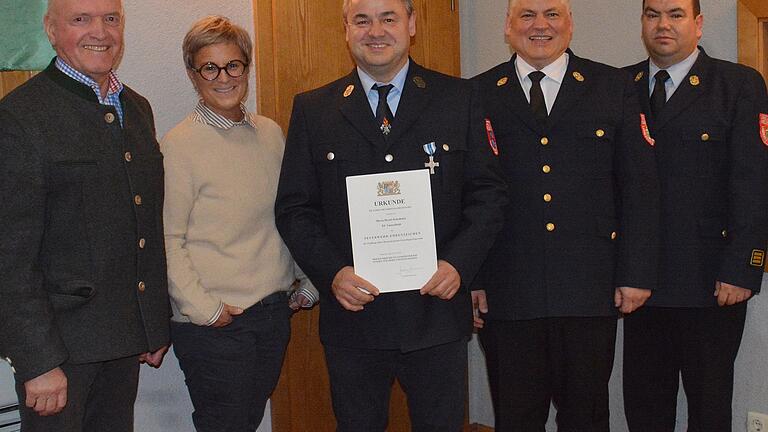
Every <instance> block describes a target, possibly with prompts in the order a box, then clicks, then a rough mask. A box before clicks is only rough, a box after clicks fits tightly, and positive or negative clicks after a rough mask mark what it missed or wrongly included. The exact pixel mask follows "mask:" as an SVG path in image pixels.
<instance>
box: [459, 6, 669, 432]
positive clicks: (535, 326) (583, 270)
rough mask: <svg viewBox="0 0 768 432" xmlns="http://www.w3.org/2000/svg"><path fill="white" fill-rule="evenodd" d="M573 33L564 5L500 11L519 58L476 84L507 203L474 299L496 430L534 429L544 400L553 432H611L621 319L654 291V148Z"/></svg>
mask: <svg viewBox="0 0 768 432" xmlns="http://www.w3.org/2000/svg"><path fill="white" fill-rule="evenodd" d="M572 32H573V22H572V16H571V8H570V2H569V1H568V0H510V2H509V5H508V11H507V18H506V27H505V34H506V36H507V40H508V42H509V44H510V45H511V47H512V48H513V49H514V51H516V55H515V56H513V57H512V59H511V60H510V61H508V62H506V63H503V64H501V65H499V66H497V67H495V68H493V69H491V70H489V71H487V72H485V73H483V74H481V75H480V76H478V77H476V78H475V80H476V81H477V82H478V83H479V84H480V86H481V92H482V96H483V101H484V103H485V107H486V112H487V128H488V132H489V133H491V131H493V132H495V137H496V140H497V146H498V152H499V160H500V162H501V165H502V169H503V171H504V173H505V175H506V179H507V184H508V186H509V194H510V205H509V207H508V208H507V210H506V213H505V214H506V224H505V226H504V228H503V229H502V232H501V234H500V235H499V236H498V238H497V239H496V243H495V245H494V247H493V248H492V249H491V252H490V253H489V256H488V259H487V261H486V263H485V265H484V267H483V269H482V271H481V273H480V276H479V277H478V280H477V282H476V283H475V286H476V288H478V290H476V291H473V297H474V300H475V302H476V304H477V307H478V309H479V310H480V311H481V312H485V313H484V314H482V315H481V316H479V317H478V318H477V320H476V325H478V326H483V324H484V327H483V328H482V330H481V332H480V339H481V343H482V345H483V347H484V349H485V354H486V362H487V365H488V372H489V378H490V384H491V391H492V396H493V401H494V408H495V416H496V430H497V431H503V432H507V431H538V430H544V425H545V423H546V422H547V417H548V413H549V407H550V402H552V401H554V402H555V405H556V407H557V410H558V411H557V422H558V426H559V430H561V431H565V430H567V431H591V432H595V431H607V430H609V409H608V380H609V378H610V375H611V370H612V367H613V358H614V344H615V337H616V320H617V316H618V312H619V311H621V312H623V313H631V312H632V311H634V310H635V309H637V308H638V307H640V306H641V305H642V304H643V302H644V301H645V299H647V298H648V296H649V295H650V292H651V291H650V290H652V289H653V288H654V287H655V285H656V266H657V237H658V229H659V228H658V223H659V221H658V220H659V217H658V183H657V177H656V168H655V163H654V156H653V153H654V150H653V141H652V140H651V139H650V137H649V136H648V135H647V134H646V135H645V136H644V135H643V132H642V130H643V128H642V127H641V126H642V124H643V120H642V117H641V116H640V106H639V103H638V100H637V96H636V95H635V91H634V88H633V83H632V81H631V79H629V77H627V76H626V73H624V72H623V71H621V70H620V69H616V68H613V67H610V66H606V65H603V64H599V63H596V62H593V61H590V60H587V59H583V58H580V57H578V56H576V55H575V54H574V53H573V52H572V51H570V50H568V45H569V43H570V41H571V36H572ZM486 300H487V302H486ZM617 309H618V310H617ZM483 321H484V323H483Z"/></svg>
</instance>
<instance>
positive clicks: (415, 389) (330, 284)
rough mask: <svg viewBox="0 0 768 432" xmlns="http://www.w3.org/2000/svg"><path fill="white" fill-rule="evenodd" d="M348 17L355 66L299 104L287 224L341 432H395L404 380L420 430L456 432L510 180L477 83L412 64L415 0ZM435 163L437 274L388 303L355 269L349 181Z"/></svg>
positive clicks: (350, 5)
mask: <svg viewBox="0 0 768 432" xmlns="http://www.w3.org/2000/svg"><path fill="white" fill-rule="evenodd" d="M344 20H345V27H346V38H347V42H348V44H349V49H350V52H351V54H352V57H353V58H354V60H355V62H356V64H357V68H356V69H355V70H353V71H352V72H351V73H350V74H349V75H347V76H345V77H343V78H341V79H339V80H337V81H335V82H333V83H330V84H328V85H326V86H324V87H321V88H319V89H316V90H313V91H311V92H308V93H304V94H301V95H298V96H297V97H296V99H295V100H294V106H293V115H292V117H291V124H290V128H289V131H288V137H287V143H286V151H285V157H284V161H283V167H282V175H281V178H280V185H279V188H278V197H277V204H276V217H277V219H276V220H277V226H278V229H279V230H280V233H281V234H282V236H283V238H284V239H285V242H286V244H287V245H288V248H289V249H290V251H291V253H292V254H293V256H294V258H295V259H296V261H297V263H298V264H299V265H300V266H301V267H302V269H304V271H305V272H306V274H307V275H308V276H309V278H310V279H311V280H312V282H313V283H314V284H315V286H316V287H318V289H319V290H320V292H321V297H322V309H321V310H322V312H321V318H320V336H321V340H322V342H323V345H324V347H325V353H326V360H327V363H328V370H329V374H330V379H331V390H332V396H333V407H334V412H335V414H336V418H337V421H338V430H339V431H355V432H358V431H384V430H385V428H386V425H387V411H388V406H389V392H390V388H391V385H392V380H393V379H394V378H397V379H398V380H399V381H400V383H401V384H402V386H403V388H404V390H405V392H406V394H407V395H408V404H409V411H410V414H411V419H412V424H413V430H415V431H422V430H441V431H458V430H460V429H461V426H462V422H463V416H464V400H465V395H466V383H465V374H466V364H467V346H466V342H467V338H468V337H469V334H470V332H471V322H472V316H471V313H472V311H471V302H470V296H469V292H468V290H467V285H468V284H469V283H470V282H471V281H472V279H473V278H474V277H475V274H476V273H477V271H478V269H479V267H480V265H481V264H482V262H483V260H484V259H485V256H486V253H487V250H488V248H489V247H490V245H489V244H488V243H489V242H485V241H482V240H483V239H489V238H492V237H493V236H494V235H495V234H496V233H497V231H498V230H499V229H500V228H501V223H502V219H503V218H502V214H501V207H502V205H503V204H504V202H505V193H504V185H503V181H502V179H501V176H500V174H499V172H498V169H497V161H496V159H495V157H494V154H493V149H492V147H491V145H489V138H488V135H487V134H486V131H485V129H484V126H483V124H484V123H483V118H482V112H481V107H480V101H479V99H478V94H477V93H476V92H475V91H473V87H472V86H471V84H470V83H469V82H467V81H464V80H460V79H457V78H452V77H448V76H445V75H442V74H439V73H437V72H434V71H431V70H428V69H425V68H423V67H421V66H419V65H418V64H416V63H415V62H413V61H412V60H410V59H409V57H408V52H409V45H410V38H411V37H412V36H413V35H414V34H415V31H416V17H415V12H414V10H413V3H412V1H410V0H347V1H345V2H344ZM432 143H434V145H431V144H432ZM438 164H439V165H438ZM425 168H429V169H430V173H433V174H430V176H429V177H430V184H431V189H432V206H433V210H434V215H435V233H436V243H437V257H438V265H437V272H436V273H435V274H434V276H433V277H432V278H431V279H430V280H429V281H428V282H427V283H426V284H425V285H424V286H423V287H422V288H421V289H420V290H414V291H406V292H400V293H387V294H379V290H378V288H377V287H375V286H373V285H372V284H370V283H369V282H367V281H366V280H364V279H362V278H361V277H359V276H357V275H356V274H355V272H354V268H353V267H352V263H353V259H352V250H351V242H350V227H349V216H348V206H347V193H346V185H345V178H346V177H347V176H354V175H361V174H373V173H382V172H395V171H405V170H415V169H425Z"/></svg>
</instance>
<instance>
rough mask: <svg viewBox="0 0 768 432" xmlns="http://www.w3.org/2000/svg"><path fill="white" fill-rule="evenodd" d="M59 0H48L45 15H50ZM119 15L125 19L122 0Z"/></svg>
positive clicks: (121, 0)
mask: <svg viewBox="0 0 768 432" xmlns="http://www.w3.org/2000/svg"><path fill="white" fill-rule="evenodd" d="M60 1H61V0H48V7H47V8H46V9H45V16H52V12H53V11H54V10H56V6H57V5H58V4H59V2H60ZM120 15H122V16H123V19H125V5H124V4H123V0H120Z"/></svg>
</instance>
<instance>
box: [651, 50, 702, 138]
mask: <svg viewBox="0 0 768 432" xmlns="http://www.w3.org/2000/svg"><path fill="white" fill-rule="evenodd" d="M708 60H709V57H708V56H707V54H706V53H705V52H704V50H701V52H700V53H699V57H698V58H697V59H696V62H695V63H694V64H693V67H691V70H690V71H688V75H686V77H685V78H684V80H683V82H681V83H680V84H679V85H678V87H677V90H675V93H674V94H673V95H672V97H671V98H669V100H668V101H667V103H666V104H665V105H664V109H662V110H661V114H659V116H658V118H656V119H654V121H653V123H652V125H651V129H652V130H660V129H662V128H663V127H664V125H666V124H667V123H669V121H670V120H672V119H674V118H675V117H677V116H678V114H680V113H681V112H682V111H683V110H685V109H686V108H688V107H689V106H691V105H693V104H695V103H696V99H698V98H699V97H700V96H702V95H703V94H704V93H705V92H706V87H707V85H706V84H707V79H708V77H707V65H708V63H709V61H708Z"/></svg>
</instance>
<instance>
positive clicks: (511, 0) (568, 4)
mask: <svg viewBox="0 0 768 432" xmlns="http://www.w3.org/2000/svg"><path fill="white" fill-rule="evenodd" d="M518 1H520V0H509V3H508V4H507V13H509V11H511V10H512V7H514V6H515V4H517V2H518ZM560 1H561V2H562V3H563V4H564V5H565V7H567V8H568V12H570V11H571V0H560Z"/></svg>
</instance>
